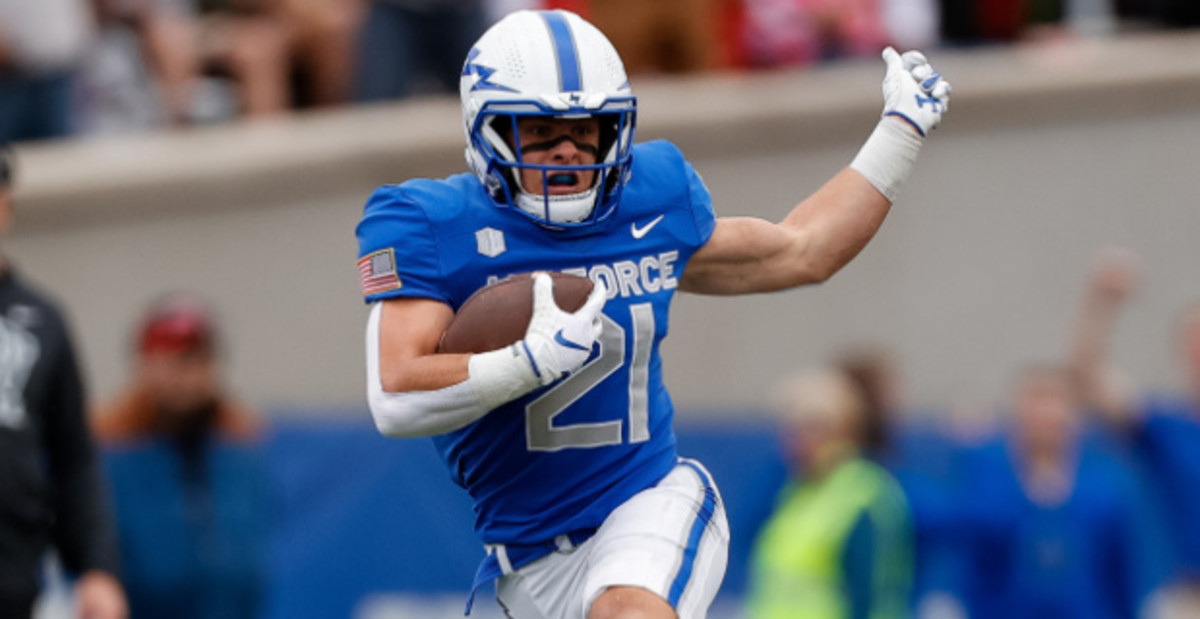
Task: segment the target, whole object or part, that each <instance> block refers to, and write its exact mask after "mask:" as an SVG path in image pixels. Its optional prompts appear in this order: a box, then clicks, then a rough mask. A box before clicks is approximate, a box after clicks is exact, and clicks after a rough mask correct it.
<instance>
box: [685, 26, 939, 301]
mask: <svg viewBox="0 0 1200 619" xmlns="http://www.w3.org/2000/svg"><path fill="white" fill-rule="evenodd" d="M883 58H884V60H885V62H886V63H887V74H886V75H885V77H884V80H883V95H884V113H883V118H882V119H880V121H879V124H878V125H877V126H876V128H875V131H874V132H873V133H872V134H871V137H870V138H868V140H867V142H866V144H864V145H863V147H862V149H861V150H860V151H859V153H858V156H857V157H855V159H854V161H853V162H851V164H850V166H849V167H847V168H846V169H844V170H842V171H841V172H839V173H838V174H837V175H835V176H834V177H833V178H832V179H831V180H830V181H829V182H827V183H825V185H824V186H822V187H821V188H820V189H819V190H817V192H816V193H814V194H812V195H811V196H809V197H808V198H807V199H805V200H804V201H803V202H801V203H800V204H799V205H797V206H796V208H794V209H792V211H791V212H790V213H789V214H788V215H787V216H786V217H785V218H784V219H783V221H781V222H779V223H771V222H768V221H765V220H762V219H757V218H752V217H730V218H721V219H719V220H717V223H716V226H715V228H714V230H713V234H712V236H711V237H710V239H709V241H708V243H707V244H705V246H704V247H702V248H701V249H700V250H699V251H698V252H696V254H695V255H694V256H693V257H692V259H691V260H690V261H689V262H688V266H687V269H686V270H685V271H684V273H683V277H682V279H681V280H680V289H682V290H687V291H690V292H697V293H702V294H721V295H724V294H745V293H751V292H770V291H774V290H782V289H785V288H792V287H795V286H800V285H804V284H811V283H817V282H822V281H825V280H826V279H828V278H829V277H830V276H832V275H833V274H834V273H836V272H837V271H838V270H839V269H841V268H842V267H843V266H845V265H846V264H847V263H848V262H850V260H851V259H853V258H854V256H856V255H858V252H860V251H861V250H862V248H863V247H865V246H866V244H867V242H868V241H870V240H871V238H872V237H873V236H874V235H875V233H876V231H878V230H879V227H880V226H881V225H882V224H883V220H884V219H885V218H886V217H887V213H888V210H889V209H890V208H891V204H892V201H894V200H895V198H896V194H897V192H898V191H899V188H900V185H901V184H902V183H903V182H904V180H905V179H906V178H907V177H908V175H909V173H910V171H911V170H912V166H913V164H914V163H915V161H916V158H917V154H918V152H919V151H920V149H921V146H922V144H923V143H924V141H925V136H926V135H927V134H928V132H929V131H931V130H933V128H935V127H936V126H937V125H938V123H940V122H941V118H942V115H943V114H945V112H946V109H947V106H948V105H949V97H950V85H949V83H947V82H946V81H945V80H943V79H942V78H941V75H940V74H939V73H937V72H936V71H934V70H933V68H932V67H931V66H930V65H929V63H928V61H926V60H925V57H924V56H923V55H921V54H920V53H919V52H908V53H906V54H904V55H903V56H901V55H899V54H897V53H896V51H895V50H893V49H892V48H890V47H889V48H888V49H887V50H885V51H884V53H883Z"/></svg>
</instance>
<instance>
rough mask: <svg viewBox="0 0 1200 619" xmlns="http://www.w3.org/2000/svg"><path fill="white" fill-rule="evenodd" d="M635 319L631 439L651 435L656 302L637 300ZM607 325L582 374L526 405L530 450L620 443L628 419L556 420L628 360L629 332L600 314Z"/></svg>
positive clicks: (636, 440)
mask: <svg viewBox="0 0 1200 619" xmlns="http://www.w3.org/2000/svg"><path fill="white" fill-rule="evenodd" d="M629 312H630V317H631V318H632V320H633V337H632V341H630V342H629V344H628V345H630V346H632V347H633V358H632V360H631V361H630V368H629V414H628V418H629V442H630V443H640V442H642V441H646V440H648V439H649V438H650V418H649V402H648V401H647V399H648V385H649V382H650V349H651V346H652V345H653V344H654V306H653V305H651V304H650V303H638V304H636V305H631V306H630V307H629ZM600 317H601V320H602V321H603V322H604V329H603V331H602V332H601V334H600V340H599V342H600V354H599V355H598V356H597V357H596V358H595V359H592V361H591V362H590V363H588V364H587V365H585V366H583V367H582V368H580V370H579V371H578V372H575V373H574V374H572V375H570V376H568V377H567V378H566V380H564V381H562V382H561V383H559V384H557V385H555V386H554V387H553V388H552V389H550V390H549V391H547V392H546V393H543V394H542V395H541V396H540V397H538V398H537V399H536V400H534V401H532V402H530V403H529V404H528V405H527V406H526V407H525V444H526V446H527V447H528V449H529V451H559V450H561V449H572V448H587V447H603V446H605V445H620V444H621V442H622V439H621V429H622V425H623V424H624V421H623V420H621V419H613V420H612V421H604V422H598V423H576V424H570V425H564V426H557V425H555V424H554V418H555V417H557V416H558V415H559V414H560V413H562V412H563V411H565V410H566V409H567V407H568V406H570V405H571V404H572V403H574V402H575V401H576V400H578V399H579V398H581V397H583V395H584V394H586V393H587V392H588V391H591V390H592V389H593V388H595V387H596V385H599V384H600V383H601V382H603V381H604V380H605V379H607V378H608V377H609V376H611V375H612V374H613V373H614V372H616V371H617V370H619V369H620V368H621V365H622V364H624V363H625V347H626V345H627V344H626V332H625V329H624V328H623V327H621V325H620V324H617V322H616V321H615V320H613V319H611V318H609V317H608V316H607V315H604V314H601V315H600Z"/></svg>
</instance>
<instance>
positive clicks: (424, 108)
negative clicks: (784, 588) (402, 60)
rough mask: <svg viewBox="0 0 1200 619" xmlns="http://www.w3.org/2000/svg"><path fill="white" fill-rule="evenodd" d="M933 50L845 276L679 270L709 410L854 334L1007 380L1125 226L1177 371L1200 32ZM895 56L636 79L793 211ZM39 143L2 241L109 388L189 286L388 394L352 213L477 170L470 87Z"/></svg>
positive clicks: (863, 119) (684, 375)
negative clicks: (146, 319)
mask: <svg viewBox="0 0 1200 619" xmlns="http://www.w3.org/2000/svg"><path fill="white" fill-rule="evenodd" d="M932 56H933V59H934V61H935V64H936V65H937V66H938V67H939V68H940V69H941V70H942V71H943V73H944V74H946V75H947V76H948V77H949V79H950V80H951V81H952V82H953V84H954V88H955V91H954V99H953V104H952V110H951V113H950V115H949V117H948V119H947V122H946V125H945V126H944V127H943V128H941V129H939V130H938V131H937V133H936V134H935V135H934V136H933V139H932V140H931V142H930V144H929V145H928V147H927V148H926V150H925V152H924V153H923V155H922V160H921V162H920V164H919V166H918V168H917V171H916V173H915V174H914V176H913V177H912V179H911V181H910V182H909V184H908V186H907V187H906V188H905V191H904V193H903V196H902V198H901V201H900V202H899V203H898V205H897V206H896V208H895V210H894V211H893V213H892V215H891V217H890V220H889V221H888V222H887V223H886V225H885V226H884V229H883V232H882V234H881V236H880V237H879V238H878V239H877V240H876V241H875V242H874V243H873V244H872V245H871V246H870V247H868V248H867V250H866V251H865V252H864V253H863V255H861V256H860V257H859V258H858V259H857V260H856V261H855V262H854V263H852V264H851V265H850V266H849V267H848V268H847V269H845V271H844V272H843V273H841V274H839V275H838V276H837V277H835V278H834V279H833V280H831V281H830V282H828V283H827V284H825V285H822V286H820V287H819V288H818V289H807V290H801V291H793V292H787V293H781V294H773V295H764V296H760V297H754V298H737V299H704V298H698V297H692V296H688V295H681V296H680V298H679V300H678V303H677V305H676V308H675V311H674V313H673V317H672V319H673V322H674V324H673V325H672V326H673V329H672V333H673V337H672V338H671V339H670V340H668V342H667V344H666V346H665V348H664V354H665V355H666V357H667V359H668V360H667V361H666V368H667V380H668V384H669V386H670V387H671V388H672V390H673V393H674V395H675V398H676V400H677V402H679V403H680V404H682V408H683V409H684V410H685V411H687V412H686V413H685V414H686V415H692V416H703V415H704V414H705V411H716V410H757V409H759V408H761V405H762V404H763V402H764V399H765V398H764V394H765V393H767V392H768V391H769V386H770V384H771V383H772V382H773V381H775V380H776V379H777V378H778V377H779V376H780V375H781V374H782V373H784V372H786V371H788V370H789V369H791V368H793V367H795V366H797V365H804V364H812V363H816V362H819V361H820V360H821V359H823V358H825V357H826V355H828V354H829V353H830V352H831V351H832V350H835V349H836V348H837V347H839V346H841V345H844V344H846V343H852V342H877V343H882V344H885V345H888V346H890V347H892V348H894V349H895V350H896V351H897V352H898V353H899V356H900V359H901V360H902V361H903V363H904V368H905V371H906V375H907V378H908V382H909V385H910V391H911V393H912V397H913V399H914V400H915V401H917V402H922V403H927V404H932V405H946V404H950V403H958V402H976V403H984V404H991V403H994V402H996V401H997V400H998V399H999V398H1000V397H1001V396H1002V394H1003V392H1004V390H1005V388H1006V385H1007V381H1008V379H1009V376H1010V375H1011V372H1012V370H1013V368H1014V366H1016V365H1019V364H1021V363H1024V362H1028V361H1031V360H1053V359H1055V358H1056V357H1058V356H1060V355H1061V354H1062V353H1063V351H1064V349H1065V347H1066V345H1067V340H1068V329H1069V326H1070V323H1071V319H1072V316H1073V313H1074V310H1075V306H1076V303H1077V300H1078V297H1079V294H1080V292H1081V287H1082V280H1083V277H1084V276H1085V275H1086V273H1087V265H1088V263H1089V261H1090V259H1091V257H1092V255H1093V253H1094V252H1095V251H1096V250H1097V249H1098V248H1099V247H1101V246H1102V245H1105V244H1110V243H1119V244H1123V245H1126V246H1129V247H1132V248H1134V249H1136V250H1137V251H1139V252H1140V253H1142V255H1143V256H1144V257H1145V260H1146V268H1147V272H1148V278H1147V282H1146V286H1145V288H1144V290H1143V291H1142V293H1141V296H1140V297H1139V300H1138V301H1137V302H1136V303H1134V304H1133V307H1131V308H1130V311H1129V313H1128V315H1127V316H1125V317H1124V319H1123V321H1122V324H1121V327H1120V330H1119V333H1118V337H1117V341H1116V342H1115V346H1114V353H1115V356H1116V358H1117V359H1118V360H1119V361H1120V362H1121V364H1122V365H1123V366H1124V367H1126V368H1127V369H1128V370H1129V372H1130V374H1131V375H1132V376H1133V377H1134V378H1135V379H1136V380H1139V381H1142V382H1146V383H1150V384H1152V385H1155V386H1169V385H1170V384H1172V382H1173V381H1174V379H1175V377H1174V375H1173V374H1172V371H1171V368H1172V367H1173V354H1174V351H1173V350H1172V349H1171V347H1170V346H1169V332H1170V328H1171V322H1172V320H1173V318H1174V317H1175V315H1176V314H1177V312H1178V311H1179V310H1180V309H1181V308H1182V306H1183V305H1184V303H1185V302H1186V301H1188V300H1190V299H1195V298H1200V278H1197V277H1196V275H1195V272H1194V269H1195V265H1197V264H1200V243H1197V242H1196V237H1197V231H1200V209H1198V208H1197V207H1196V201H1197V196H1200V174H1198V173H1197V167H1196V162H1197V161H1198V160H1200V144H1198V141H1197V136H1200V107H1198V106H1197V105H1196V102H1197V101H1200V63H1197V62H1196V61H1195V59H1196V58H1198V57H1200V36H1196V35H1165V36H1164V35H1157V36H1152V37H1150V36H1148V37H1134V38H1127V39H1121V40H1116V41H1112V40H1104V41H1098V40H1095V41H1094V40H1084V41H1076V42H1058V43H1053V44H1041V45H1034V46H1026V47H1018V48H1013V49H1009V48H1003V49H981V50H969V51H939V52H937V53H934V54H932ZM881 75H882V64H881V63H878V62H873V61H861V62H852V63H844V64H838V65H833V66H827V67H822V68H819V69H814V70H809V71H806V72H790V71H789V72H771V73H762V74H746V75H709V76H701V77H694V78H686V79H671V80H668V79H666V78H655V77H645V78H641V79H635V88H636V90H637V92H638V94H639V97H640V103H641V106H640V109H641V112H640V118H639V129H638V130H639V138H640V139H643V140H644V139H651V138H669V139H671V140H674V141H675V142H677V143H678V144H680V146H681V147H683V149H684V151H685V152H686V153H687V154H688V155H689V157H690V158H691V159H692V161H693V162H694V163H695V165H696V167H697V169H698V170H699V171H700V172H701V173H702V174H703V175H704V178H705V179H706V181H707V183H708V185H709V187H710V189H711V190H712V193H713V195H714V202H715V204H716V208H717V212H718V214H719V215H759V216H763V217H767V218H771V219H778V218H780V217H782V216H783V214H784V213H786V211H787V210H788V209H789V208H790V207H791V206H792V205H793V204H794V203H795V202H796V201H798V200H799V199H801V198H803V197H804V196H805V195H807V194H808V193H809V192H810V191H812V190H814V189H816V188H817V186H818V185H819V183H821V182H822V181H823V180H824V179H826V178H828V177H829V176H830V175H832V174H833V173H834V172H836V171H837V170H838V169H839V168H840V167H841V166H843V165H845V164H846V163H847V162H849V160H850V159H851V158H852V157H853V155H854V153H855V151H856V149H857V147H858V146H859V145H860V144H861V143H862V141H863V140H864V139H865V138H866V136H867V135H868V134H869V133H870V131H871V128H872V125H873V123H874V118H875V116H876V115H877V114H878V110H879V105H880V103H879V101H880V98H879V93H878V86H879V79H880V77H881ZM18 151H19V154H20V156H21V161H22V166H21V168H22V169H21V178H20V186H19V190H18V193H17V196H16V199H17V205H18V206H17V220H16V222H15V230H14V232H13V234H12V235H11V236H10V237H9V238H7V239H5V240H4V241H3V243H2V246H3V248H4V251H5V253H6V254H7V255H8V256H9V257H10V258H11V259H12V260H13V261H14V262H15V264H16V265H17V268H18V269H20V270H21V271H23V272H25V273H27V274H29V275H31V276H32V277H33V278H35V279H36V280H37V281H38V282H40V283H41V284H42V285H43V286H44V287H45V288H47V289H49V290H50V291H52V292H53V293H54V294H56V295H57V296H58V297H59V298H60V299H62V300H63V301H64V302H65V304H66V306H67V307H68V308H69V310H70V313H71V315H72V316H73V321H74V324H75V326H76V330H77V331H78V333H79V336H80V339H81V344H82V348H83V351H84V360H85V364H86V369H87V371H88V376H89V377H90V379H91V383H92V385H93V387H94V390H93V393H94V394H95V395H97V396H100V397H103V396H107V395H109V394H111V393H113V392H114V391H115V389H116V388H117V387H118V385H119V383H120V381H121V379H122V377H123V375H124V365H125V361H126V358H127V354H126V351H127V348H128V340H129V330H130V328H131V325H132V323H133V321H134V318H135V316H136V315H137V312H138V311H139V309H140V308H141V307H142V306H143V305H144V304H145V303H146V302H147V301H149V300H150V299H152V298H153V297H155V296H156V295H158V294H160V293H162V292H164V291H168V290H173V289H181V288H184V289H191V290H195V291H198V292H200V293H202V294H204V295H206V296H208V297H209V298H210V299H212V300H214V301H215V303H216V304H217V306H218V307H219V309H220V313H221V315H222V317H223V319H224V324H225V330H226V332H227V342H228V356H229V361H230V369H231V372H230V374H231V382H232V383H233V385H234V387H235V388H236V390H237V391H238V392H240V393H241V394H242V395H243V396H245V397H246V398H247V399H248V400H249V401H251V402H252V403H254V404H257V405H259V406H263V407H267V408H269V409H271V410H278V411H289V413H288V414H302V413H292V412H291V411H329V410H342V411H344V410H347V406H350V408H351V409H352V410H361V409H358V408H357V407H355V406H354V405H356V404H360V403H361V401H362V399H363V398H362V392H363V386H362V376H363V370H362V363H363V361H362V358H363V354H362V337H363V335H362V332H363V324H364V320H365V316H366V311H365V309H364V308H363V307H362V305H361V302H360V296H359V293H358V289H357V287H358V286H357V281H356V273H355V266H354V261H355V258H356V255H355V252H356V244H355V239H354V234H353V229H354V225H355V223H356V222H357V219H358V217H359V214H360V213H361V205H362V203H363V202H364V200H365V199H366V198H367V196H368V195H369V194H370V192H371V190H372V188H373V187H374V186H376V185H378V184H382V183H389V182H400V181H403V180H404V179H406V178H410V177H414V176H423V175H434V176H441V175H445V174H450V173H455V172H458V171H460V170H462V169H464V166H463V162H462V155H461V153H462V130H461V120H460V116H459V110H458V106H457V103H456V101H454V100H451V99H425V100H416V101H408V102H402V103H396V104H389V105H383V106H375V107H361V108H354V109H350V110H342V111H336V112H324V113H313V114H302V115H297V116H295V117H289V118H284V119H279V120H275V121H268V122H258V123H253V124H239V125H231V126H220V127H213V128H201V129H194V130H187V131H177V132H170V133H163V134H155V135H148V136H140V137H133V138H127V139H119V140H104V141H77V142H65V143H51V144H40V145H28V146H22V147H20V148H19V149H18ZM716 377H720V379H719V380H714V378H716ZM330 414H332V413H330Z"/></svg>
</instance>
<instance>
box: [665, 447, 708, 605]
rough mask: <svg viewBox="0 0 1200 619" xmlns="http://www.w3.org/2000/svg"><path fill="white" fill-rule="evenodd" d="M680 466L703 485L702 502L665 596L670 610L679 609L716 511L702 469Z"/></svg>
mask: <svg viewBox="0 0 1200 619" xmlns="http://www.w3.org/2000/svg"><path fill="white" fill-rule="evenodd" d="M681 464H683V465H684V466H687V467H689V468H691V469H692V470H693V471H695V472H696V475H698V476H699V477H700V483H702V484H704V502H703V503H702V504H701V505H700V511H699V513H697V514H696V520H695V521H693V522H692V530H691V532H690V533H689V534H688V541H687V547H686V548H684V550H683V562H682V563H680V565H679V573H678V574H676V575H675V580H674V581H673V582H672V583H671V590H670V592H669V593H668V595H667V602H668V603H669V604H671V608H678V607H679V598H681V597H683V592H684V590H685V589H687V584H688V581H689V580H691V578H692V566H693V565H695V563H696V553H697V551H699V550H700V539H701V538H702V537H703V536H704V530H705V529H706V528H708V523H709V522H711V521H712V517H713V513H714V512H716V509H717V491H716V490H714V489H713V486H712V483H711V482H710V481H709V479H708V475H707V474H705V472H704V469H701V468H700V467H699V466H697V465H696V464H695V463H693V462H689V461H687V460H684V461H682V462H681Z"/></svg>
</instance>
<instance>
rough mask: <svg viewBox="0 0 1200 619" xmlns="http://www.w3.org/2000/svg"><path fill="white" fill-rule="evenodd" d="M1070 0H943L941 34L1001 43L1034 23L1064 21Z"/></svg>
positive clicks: (967, 40)
mask: <svg viewBox="0 0 1200 619" xmlns="http://www.w3.org/2000/svg"><path fill="white" fill-rule="evenodd" d="M1070 1H1071V0H941V14H942V38H943V39H944V40H946V41H947V42H950V43H957V44H964V43H966V44H970V43H1002V42H1011V41H1016V40H1018V39H1020V38H1021V37H1022V36H1023V35H1025V34H1026V33H1027V32H1028V31H1029V29H1030V28H1031V27H1046V26H1052V27H1053V26H1058V25H1060V24H1062V22H1063V21H1064V17H1065V12H1066V4H1067V3H1068V2H1070Z"/></svg>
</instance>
